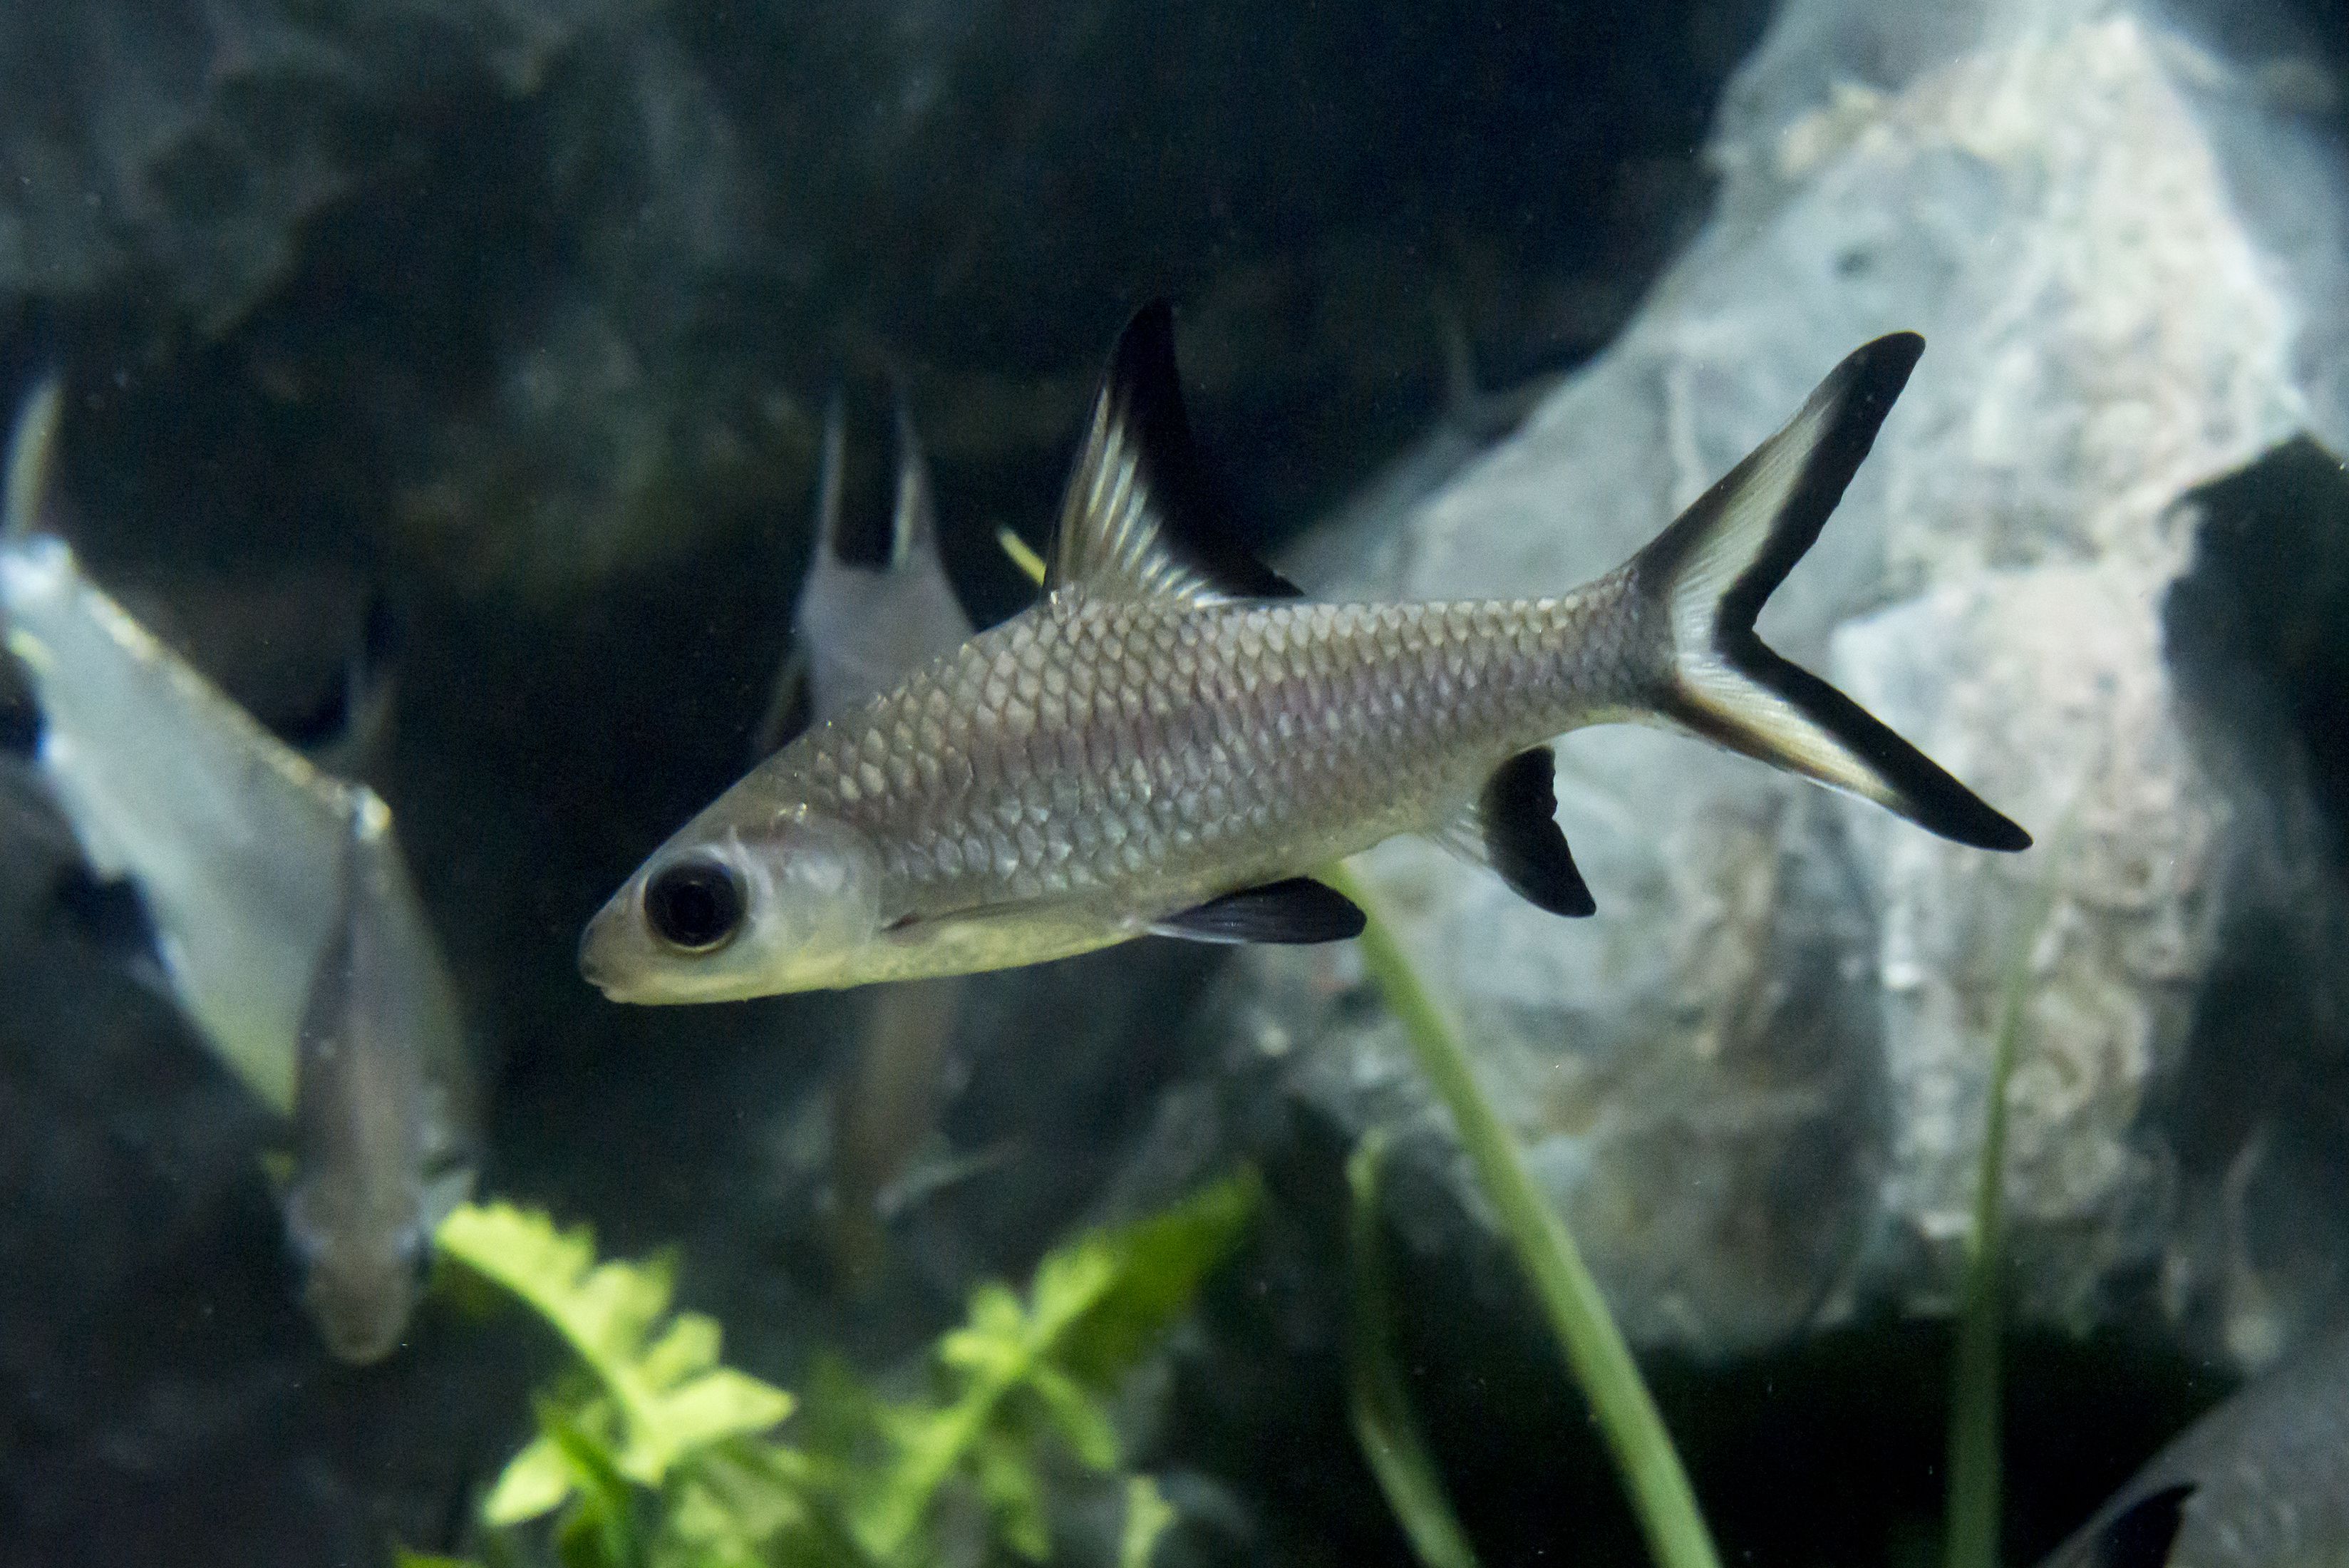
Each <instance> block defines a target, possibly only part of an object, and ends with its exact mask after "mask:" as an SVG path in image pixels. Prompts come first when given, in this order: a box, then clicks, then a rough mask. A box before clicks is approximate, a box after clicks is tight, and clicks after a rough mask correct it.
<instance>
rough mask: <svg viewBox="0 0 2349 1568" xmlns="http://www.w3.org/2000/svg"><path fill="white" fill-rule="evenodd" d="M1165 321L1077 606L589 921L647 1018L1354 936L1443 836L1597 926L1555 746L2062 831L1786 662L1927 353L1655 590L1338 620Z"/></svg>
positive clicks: (1788, 440)
mask: <svg viewBox="0 0 2349 1568" xmlns="http://www.w3.org/2000/svg"><path fill="white" fill-rule="evenodd" d="M1172 333H1173V328H1172V324H1171V318H1170V317H1169V315H1168V313H1167V311H1166V308H1165V306H1164V305H1156V306H1149V307H1147V308H1145V309H1144V310H1143V311H1142V312H1141V313H1139V314H1138V315H1137V316H1136V317H1134V319H1133V322H1132V323H1131V324H1130V325H1129V326H1128V327H1127V328H1126V331H1125V333H1124V335H1123V337H1120V339H1119V341H1118V346H1117V348H1116V349H1115V350H1114V351H1113V352H1112V355H1111V359H1110V368H1109V370H1108V372H1107V373H1106V374H1105V375H1104V376H1103V378H1102V386H1101V389H1100V391H1099V393H1098V394H1097V395H1096V397H1095V399H1094V402H1093V411H1092V419H1091V421H1089V423H1088V426H1087V429H1086V431H1085V434H1084V437H1083V439H1082V441H1081V444H1080V447H1079V451H1078V457H1077V464H1076V469H1075V472H1074V473H1073V474H1072V475H1071V480H1070V483H1069V486H1068V489H1067V491H1066V493H1065V497H1064V501H1063V504H1062V508H1061V527H1060V536H1059V539H1058V541H1057V542H1056V544H1055V546H1054V550H1053V559H1052V563H1051V566H1050V570H1049V573H1048V575H1047V577H1046V586H1047V588H1048V592H1047V594H1046V597H1045V598H1044V600H1043V602H1041V603H1040V604H1039V605H1037V606H1036V607H1033V608H1030V609H1029V610H1026V611H1024V612H1022V613H1021V614H1019V615H1018V616H1015V617H1013V618H1011V619H1010V620H1009V621H1007V622H1006V623H1004V624H1003V625H1002V626H1000V627H998V628H995V629H993V630H991V631H988V632H986V633H983V634H981V635H979V636H978V637H975V638H971V639H969V640H968V641H966V642H963V643H961V644H960V645H959V646H957V647H956V648H954V649H951V650H947V651H943V652H941V653H939V654H938V655H936V656H935V657H934V658H933V659H931V660H930V661H929V662H927V663H926V664H924V665H923V666H921V667H920V668H919V669H918V670H909V672H907V673H905V674H902V675H901V676H900V677H899V678H898V679H897V680H896V682H895V684H894V685H891V686H889V687H887V688H885V689H883V690H880V691H878V694H877V695H874V696H873V697H872V698H871V699H870V701H866V702H865V703H864V704H863V705H862V706H854V707H850V706H843V707H841V708H839V709H836V710H834V711H833V715H832V717H831V720H830V722H827V723H825V724H823V725H822V726H820V727H819V728H817V729H816V730H814V731H812V732H809V733H807V734H806V735H803V736H802V738H801V739H800V740H799V741H797V742H794V743H793V744H792V746H791V747H789V748H786V749H785V750H783V751H781V752H779V753H775V754H774V755H772V756H771V757H769V758H768V759H767V761H766V762H764V763H761V765H760V766H759V767H758V768H756V769H755V770H753V771H752V772H751V773H750V774H749V775H748V776H746V777H744V778H743V779H742V780H740V782H739V783H737V784H735V786H734V787H733V788H732V789H730V790H728V791H727V792H726V793H725V794H721V795H720V796H719V798H718V799H717V800H715V801H713V802H712V803H711V804H710V805H709V806H708V807H707V808H705V809H704V810H703V811H702V812H701V813H700V814H699V815H697V816H696V817H695V818H694V819H693V820H692V821H690V822H688V823H687V824H686V825H685V826H683V827H682V828H680V829H679V830H678V832H677V833H675V834H673V835H672V836H670V838H669V840H668V842H667V843H666V844H664V845H662V846H660V848H659V849H657V850H656V851H655V852H654V854H653V855H652V856H651V857H650V858H648V859H647V860H646V861H645V863H644V864H643V865H642V866H641V867H638V869H637V871H636V875H635V876H633V877H630V878H629V880H628V881H627V883H626V885H624V886H623V887H622V888H620V890H619V891H618V892H616V893H615V894H614V895H613V896H612V898H610V899H608V900H607V901H606V902H605V906H604V908H603V909H601V910H600V911H598V912H597V914H596V916H595V919H593V920H591V921H590V922H589V923H588V927H587V929H586V931H585V933H584V934H583V936H582V938H581V941H580V967H581V970H582V972H584V973H585V975H586V976H587V978H588V979H589V980H590V981H593V982H594V983H595V984H596V985H597V986H599V987H601V988H602V989H603V991H604V992H605V994H606V995H608V996H611V997H613V998H615V999H616V1000H619V1001H625V1002H716V1001H724V1000H729V999H733V998H740V997H747V996H763V995H769V994H772V993H774V992H784V991H802V990H809V989H814V988H822V987H838V986H855V985H864V984H867V983H870V982H873V981H899V980H909V979H918V978H922V977H926V976H936V975H951V974H965V973H970V972H974V971H982V970H991V969H1004V968H1009V967H1013V966H1017V965H1020V964H1030V963H1037V962H1041V961H1044V960H1047V959H1053V958H1061V957H1065V956H1067V955H1070V954H1072V953H1080V952H1084V951H1087V950H1091V949H1094V948H1101V947H1107V946H1109V945H1111V944H1112V943H1115V942H1122V941H1125V940H1130V939H1132V938H1133V937H1137V936H1140V935H1142V934H1143V933H1144V932H1159V933H1163V934H1165V935H1170V936H1179V937H1185V938H1189V939H1192V940H1200V941H1289V942H1295V941H1330V940H1339V939H1342V938H1344V937H1348V936H1351V935H1353V934H1355V933H1356V932H1358V931H1360V930H1361V929H1362V923H1363V919H1364V916H1363V913H1362V911H1361V910H1360V909H1356V908H1355V907H1354V906H1353V905H1352V904H1351V903H1350V902H1348V900H1347V899H1345V898H1343V897H1341V896H1340V894H1339V893H1337V892H1336V891H1335V890H1334V889H1332V888H1328V887H1326V886H1323V885H1321V884H1319V883H1318V882H1315V881H1314V880H1313V879H1312V877H1313V874H1314V872H1315V870H1316V869H1317V868H1318V867H1321V866H1324V865H1326V864H1327V863H1329V862H1330V861H1331V860H1334V859H1336V858H1338V857H1342V856H1345V855H1348V854H1350V853H1352V852H1354V851H1356V850H1360V849H1364V848H1368V847H1369V846H1371V845H1373V844H1376V843H1378V842H1379V841H1380V840H1381V839H1384V838H1388V837H1392V836H1394V835H1396V834H1399V833H1407V832H1426V833H1430V834H1433V836H1436V837H1437V838H1438V839H1439V840H1440V841H1441V842H1442V843H1444V845H1445V846H1447V847H1449V848H1452V849H1454V850H1456V851H1458V852H1460V853H1462V854H1464V855H1467V856H1469V857H1472V858H1475V859H1476V860H1478V861H1480V862H1482V863H1484V864H1485V865H1488V866H1489V867H1491V868H1492V869H1493V871H1494V872H1495V873H1496V874H1497V875H1498V876H1500V877H1501V878H1502V879H1503V880H1504V881H1506V883H1507V884H1508V885H1509V887H1510V888H1513V889H1515V890H1516V892H1517V893H1518V894H1519V895H1520V896H1522V897H1524V898H1526V899H1528V900H1530V901H1531V902H1533V903H1534V904H1536V905H1537V906H1538V907H1540V908H1542V909H1547V910H1549V911H1551V912H1552V913H1555V914H1559V915H1567V916H1580V915H1588V914H1590V913H1592V912H1593V910H1594V909H1595V908H1596V901H1595V900H1594V898H1592V896H1591V892H1590V889H1589V888H1588V886H1587V885H1585V883H1584V882H1583V879H1582V875H1581V873H1580V871H1579V870H1578V869H1577V867H1576V866H1575V864H1574V859H1573V856H1572V853H1571V851H1570V850H1569V849H1568V846H1567V843H1566V837H1565V835H1564V833H1563V832H1561V831H1560V829H1559V828H1558V826H1557V816H1556V813H1557V795H1556V788H1555V784H1556V780H1555V767H1554V763H1553V762H1552V759H1551V757H1550V754H1549V753H1548V751H1547V748H1546V746H1545V744H1544V742H1547V741H1548V740H1550V739H1551V738H1552V737H1554V736H1556V735H1558V734H1562V733H1564V732H1567V731H1568V730H1572V729H1576V728H1578V727H1580V726H1582V725H1585V724H1595V723H1603V722H1612V721H1617V720H1624V719H1637V720H1642V721H1647V722H1656V723H1661V724H1663V725H1665V726H1667V727H1670V728H1674V729H1678V730H1681V731H1682V732H1687V733H1690V734H1693V735H1696V736H1698V737H1700V738H1702V739H1704V740H1707V741H1711V742H1714V743H1715V744H1718V745H1722V746H1725V747H1728V748H1729V749H1731V750H1733V751H1738V752H1743V753H1746V754H1748V755H1750V756H1754V757H1758V758H1760V759H1761V760H1763V761H1764V762H1766V763H1772V764H1774V765H1775V766H1778V767H1782V768H1785V769H1787V770H1788V771H1790V772H1793V773H1797V774H1805V775H1806V776H1808V777H1810V778H1813V779H1816V780H1817V781H1818V782H1820V783H1822V784H1826V785H1828V786H1830V787H1831V788H1835V789H1839V790H1843V791H1846V792H1847V793H1849V794H1855V795H1857V796H1859V797H1861V798H1863V799H1867V800H1870V801H1874V802H1876V803H1877V804H1878V805H1883V806H1885V807H1887V808H1889V809H1890V810H1892V811H1895V812H1898V813H1899V814H1900V815H1904V816H1907V817H1909V819H1910V820H1912V821H1914V822H1917V823H1919V824H1920V825H1921V826H1925V827H1927V828H1928V829H1930V830H1931V831H1932V832H1935V833H1939V834H1940V835H1942V836H1945V837H1949V838H1952V839H1955V840H1956V841H1958V842H1960V843H1963V844H1971V845H1974V846H1979V847H1982V848H1986V849H1999V850H2015V849H2021V848H2023V847H2025V846H2028V845H2029V843H2030V842H2031V839H2030V835H2028V834H2026V833H2024V832H2023V830H2022V829H2021V828H2020V827H2018V826H2015V825H2014V824H2013V823H2012V822H2009V821H2007V820H2006V818H2004V817H2003V816H2001V815H1999V814H1998V813H1997V812H1996V811H1994V810H1992V808H1991V807H1990V806H1989V805H1985V804H1984V803H1983V802H1982V800H1981V799H1979V798H1978V797H1976V796H1975V795H1974V794H1972V793H1971V791H1969V790H1968V789H1967V788H1966V787H1965V786H1964V785H1963V784H1960V783H1959V782H1958V781H1957V780H1955V779H1953V778H1951V776H1950V775H1949V774H1947V773H1945V772H1943V771H1942V770H1941V769H1940V767H1938V766H1936V765H1935V764H1934V763H1933V762H1932V760H1931V759H1930V758H1929V757H1926V756H1925V755H1924V754H1923V753H1920V752H1919V751H1917V749H1916V748H1915V747H1913V746H1911V745H1909V743H1908V742H1905V741H1903V740H1902V739H1901V738H1900V737H1899V736H1898V735H1896V734H1894V733H1893V732H1891V731H1889V730H1888V729H1886V728H1885V727H1884V726H1883V725H1882V724H1881V723H1879V722H1877V721H1876V720H1875V719H1873V718H1871V717H1869V716H1868V714H1867V713H1866V712H1864V711H1861V710H1860V709H1859V708H1858V706H1857V704H1855V703H1854V702H1852V701H1851V700H1850V699H1849V698H1847V697H1846V696H1844V695H1843V694H1842V693H1840V692H1837V691H1835V690H1834V689H1833V688H1831V687H1829V686H1827V685H1826V682H1824V681H1822V680H1819V679H1818V678H1817V677H1816V676H1814V675H1811V674H1809V673H1807V672H1806V671H1805V670H1801V669H1799V668H1797V667H1796V666H1795V665H1793V664H1790V663H1788V662H1787V661H1786V660H1785V659H1782V658H1780V657H1779V656H1778V655H1776V654H1775V653H1774V652H1772V651H1771V650H1770V649H1768V648H1767V647H1766V646H1764V644H1763V642H1762V641H1761V639H1759V638H1758V637H1757V636H1756V635H1755V634H1754V617H1755V615H1756V613H1757V612H1758V611H1759V610H1760V609H1761V607H1762V603H1763V601H1764V599H1765V598H1767V597H1769V595H1770V593H1771V591H1772V590H1773V589H1774V588H1775V587H1777V585H1778V583H1779V582H1780V581H1781V580H1782V579H1783V578H1784V577H1785V575H1786V573H1787V572H1788V571H1789V570H1790V569H1792V568H1793V566H1794V565H1795V562H1796V560H1798V559H1799V558H1800V557H1801V556H1802V555H1803V553H1804V551H1806V550H1807V549H1808V548H1809V547H1810V545H1811V543H1812V542H1813V540H1815V539H1816V537H1817V535H1818V532H1819V529H1820V527H1821V525H1822V524H1824V523H1825V522H1826V517H1827V514H1829V513H1830V512H1832V511H1833V510H1834V509H1835V505H1836V504H1837V501H1838V500H1839V499H1840V498H1841V496H1842V494H1843V492H1844V488H1845V486H1846V485H1847V483H1849V482H1850V479H1851V476H1852V474H1853V472H1855V471H1856V470H1857V467H1858V465H1859V463H1860V462H1861V460H1862V459H1863V458H1865V457H1866V455H1867V452H1868V446H1869V443H1870V442H1872V441H1874V439H1875V435H1876V430H1877V427H1878V424H1880V423H1881V422H1882V421H1883V418H1884V416H1885V414H1886V412H1887V411H1888V410H1889V409H1890V408H1891V406H1892V400H1893V399H1894V398H1895V397H1896V396H1898V394H1899V390H1900V388H1901V386H1902V384H1903V383H1904V382H1905V381H1906V380H1907V379H1908V376H1909V370H1910V369H1912V368H1913V367H1914V366H1915V364H1916V361H1917V356H1918V355H1919V353H1920V352H1921V351H1922V348H1923V342H1922V340H1921V339H1920V338H1918V337H1915V336H1914V335H1913V334H1903V333H1896V334H1893V335H1891V336H1889V337H1881V338H1878V340H1877V341H1875V342H1874V343H1871V344H1868V345H1865V346H1863V347H1862V348H1859V349H1857V351H1855V352H1854V353H1852V354H1851V355H1849V356H1848V357H1847V358H1846V359H1845V360H1844V362H1843V363H1842V364H1841V365H1839V366H1837V368H1836V369H1835V370H1834V371H1833V372H1831V373H1830V374H1829V375H1828V377H1827V379H1826V380H1825V381H1823V382H1821V383H1820V385H1819V388H1818V389H1817V390H1816V392H1814V393H1813V394H1812V395H1811V398H1810V400H1808V401H1807V402H1806V403H1805V404H1804V406H1803V408H1802V409H1801V410H1799V411H1798V412H1797V413H1796V414H1795V417H1794V419H1793V420H1791V421H1789V422H1788V423H1787V424H1786V426H1785V428H1784V429H1783V430H1781V431H1779V432H1778V433H1777V434H1776V435H1774V436H1772V437H1771V438H1770V439H1769V440H1768V441H1764V443H1763V444H1762V445H1761V446H1760V447H1757V448H1756V449H1755V450H1754V452H1752V453H1751V454H1750V455H1749V456H1748V457H1747V458H1746V459H1745V460H1744V462H1741V463H1739V464H1738V465H1737V467H1736V468H1734V469H1733V470H1732V471H1731V472H1729V473H1728V474H1727V475H1725V476H1724V477H1723V479H1722V480H1721V482H1720V483H1717V484H1716V485H1714V486H1713V489H1711V490H1709V491H1707V492H1706V493H1704V494H1703V495H1702V496H1701V497H1699V498H1698V500H1697V501H1696V503H1695V504H1692V506H1690V507H1689V508H1688V509H1687V510H1686V511H1685V512H1683V513H1682V514H1681V515H1680V516H1679V517H1678V518H1677V519H1676V520H1674V522H1673V523H1672V524H1671V526H1670V527H1668V528H1666V529H1665V530H1664V531H1663V533H1662V534H1661V535H1658V536H1657V537H1656V539H1655V540H1654V541H1653V542H1651V544H1650V545H1648V546H1647V547H1646V548H1645V549H1643V550H1641V551H1640V553H1639V554H1638V555H1637V556H1633V557H1632V558H1631V559H1630V561H1629V562H1627V563H1626V564H1625V565H1624V566H1622V567H1621V568H1620V569H1619V570H1618V571H1616V572H1613V573H1611V574H1609V575H1608V576H1605V577H1602V578H1600V579H1599V581H1598V582H1596V583H1593V584H1589V585H1587V586H1585V587H1581V588H1578V589H1576V590H1574V591H1572V592H1569V593H1568V594H1566V595H1564V596H1562V597H1556V598H1538V599H1536V598H1525V599H1514V600H1507V601H1490V602H1477V603H1434V604H1351V605H1332V604H1316V603H1310V602H1308V601H1306V600H1305V599H1303V598H1302V597H1299V594H1298V591H1297V589H1296V587H1294V586H1293V585H1291V584H1289V583H1288V582H1287V581H1286V580H1284V579H1283V578H1281V577H1280V576H1278V575H1276V574H1275V573H1273V572H1272V571H1271V570H1269V569H1268V567H1266V566H1264V565H1263V564H1262V563H1260V562H1257V561H1256V560H1254V559H1253V558H1251V557H1249V556H1247V553H1246V552H1245V551H1244V550H1242V549H1240V548H1239V547H1238V546H1237V544H1236V543H1235V542H1234V541H1232V540H1231V539H1230V538H1229V537H1228V536H1226V535H1224V534H1222V533H1220V532H1219V531H1218V529H1217V527H1216V516H1215V511H1214V507H1213V504H1212V498H1211V497H1210V496H1209V495H1208V494H1207V493H1206V485H1205V482H1204V480H1203V478H1202V472H1203V471H1202V468H1201V464H1200V462H1199V459H1198V454H1197V453H1196V452H1195V451H1194V450H1192V447H1191V444H1190V436H1189V431H1188V428H1187V425H1186V422H1185V419H1184V415H1183V410H1182V400H1181V394H1180V390H1179V388H1178V387H1177V384H1176V378H1175V375H1174V346H1173V336H1172Z"/></svg>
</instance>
